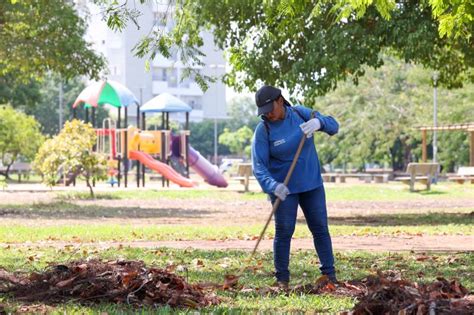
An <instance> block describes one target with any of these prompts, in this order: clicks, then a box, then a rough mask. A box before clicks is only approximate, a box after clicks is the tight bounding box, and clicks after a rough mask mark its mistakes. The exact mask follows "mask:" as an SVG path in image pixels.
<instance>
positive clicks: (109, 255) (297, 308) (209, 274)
mask: <svg viewBox="0 0 474 315" xmlns="http://www.w3.org/2000/svg"><path fill="white" fill-rule="evenodd" d="M248 255H249V254H248V252H242V251H202V250H175V249H166V248H160V249H137V248H128V247H124V248H122V249H120V250H117V249H106V250H102V249H99V248H92V247H82V248H81V247H77V248H74V247H65V248H64V249H59V250H58V249H53V248H35V247H31V248H8V249H7V248H2V249H0V262H1V263H0V266H1V267H3V268H5V269H7V270H10V271H14V270H22V271H26V272H31V271H37V272H40V271H41V270H43V269H44V268H46V267H47V266H48V264H50V263H64V262H67V261H70V260H75V259H87V258H102V259H118V258H123V259H132V260H143V261H144V262H145V263H146V264H147V265H154V266H158V267H165V266H168V265H175V266H176V267H177V268H176V273H178V274H179V275H181V276H183V277H184V278H186V279H187V280H188V281H189V282H191V283H198V282H216V283H223V280H224V275H225V274H232V273H236V272H237V271H238V270H239V269H240V268H241V267H242V266H243V264H245V262H246V261H247V257H248ZM420 257H421V259H420ZM257 262H260V263H261V267H257V268H255V271H247V272H245V273H244V274H243V276H242V278H241V279H240V280H239V284H241V285H243V286H245V287H246V288H262V287H267V286H269V285H271V284H272V283H273V282H274V279H273V276H272V271H273V265H272V254H271V253H269V252H265V253H258V254H257V256H256V257H255V260H254V261H253V262H252V263H251V265H253V266H257ZM318 266H319V261H318V259H317V257H316V256H315V254H314V252H313V251H297V252H295V253H293V254H292V258H291V266H290V270H291V271H292V281H291V284H293V285H295V284H300V283H311V282H313V281H315V280H316V279H317V278H318V277H319V271H318ZM473 266H474V255H472V254H469V253H457V254H451V255H448V254H430V255H428V256H425V255H420V254H410V253H406V254H393V253H384V254H371V253H367V252H352V253H336V268H337V270H338V276H339V279H340V280H352V279H360V278H363V277H365V276H367V275H369V274H373V273H374V272H375V271H376V270H398V271H401V272H402V274H403V276H404V277H405V278H407V279H409V280H412V281H419V282H424V281H426V282H431V281H433V280H435V278H436V277H438V276H442V277H445V278H448V279H452V278H457V279H460V280H461V283H462V284H463V285H464V286H466V287H467V288H468V289H470V290H472V289H474V277H473V275H474V270H473ZM217 293H218V295H219V296H220V297H222V298H223V303H222V304H221V305H220V306H218V307H212V308H207V309H204V310H203V311H205V312H213V313H229V312H232V311H235V312H251V311H252V312H256V311H259V312H274V311H276V310H278V311H279V312H311V313H312V312H330V313H333V312H338V311H342V310H348V309H351V308H352V307H353V305H354V303H355V300H353V299H352V298H348V297H336V296H331V295H310V294H299V295H296V294H290V295H288V296H287V295H278V296H272V297H270V296H261V295H259V294H256V293H255V292H249V293H242V292H228V291H218V292H217ZM0 302H1V300H0ZM7 302H8V303H9V305H10V306H11V307H14V306H15V302H14V301H11V300H7ZM4 303H5V301H4ZM55 310H56V311H57V313H58V314H59V313H64V312H65V311H66V312H67V313H68V314H69V313H74V312H78V313H81V314H83V313H96V312H99V313H100V312H103V311H108V312H110V313H117V312H127V311H131V310H132V309H130V308H126V307H125V308H122V307H119V306H116V305H112V304H103V305H99V306H92V307H91V306H88V307H84V306H80V305H77V304H67V305H59V306H57V307H56V308H55ZM140 311H141V310H140ZM148 311H149V313H153V312H155V311H161V312H164V313H167V312H174V310H171V309H169V308H162V309H159V310H151V309H148ZM145 312H147V310H146V309H145ZM181 312H186V311H185V310H181ZM147 313H148V312H147Z"/></svg>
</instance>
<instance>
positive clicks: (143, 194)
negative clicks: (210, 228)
mask: <svg viewBox="0 0 474 315" xmlns="http://www.w3.org/2000/svg"><path fill="white" fill-rule="evenodd" d="M161 198H164V199H174V200H194V199H205V200H209V199H218V200H226V201H227V200H234V199H236V198H242V199H243V200H252V199H265V198H266V195H265V194H263V193H260V192H248V193H240V192H235V191H229V190H217V189H211V190H197V189H182V190H169V189H162V190H157V189H136V188H133V189H130V190H117V191H113V192H97V193H96V199H106V200H108V199H109V200H112V199H113V200H121V199H132V200H156V199H161ZM57 199H58V200H61V201H73V200H89V199H90V194H89V192H57Z"/></svg>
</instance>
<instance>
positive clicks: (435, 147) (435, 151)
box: [433, 81, 438, 163]
mask: <svg viewBox="0 0 474 315" xmlns="http://www.w3.org/2000/svg"><path fill="white" fill-rule="evenodd" d="M435 82H436V81H435ZM435 84H436V83H435ZM433 126H434V127H435V128H436V127H438V95H437V88H436V85H435V87H434V91H433ZM437 140H438V139H437V134H436V129H435V130H433V163H436V161H437V154H438V141H437Z"/></svg>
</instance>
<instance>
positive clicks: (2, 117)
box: [0, 105, 44, 178]
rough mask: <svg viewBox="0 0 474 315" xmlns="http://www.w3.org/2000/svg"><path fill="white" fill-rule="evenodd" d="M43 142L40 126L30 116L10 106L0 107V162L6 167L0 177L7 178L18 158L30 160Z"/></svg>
mask: <svg viewBox="0 0 474 315" xmlns="http://www.w3.org/2000/svg"><path fill="white" fill-rule="evenodd" d="M43 141H44V138H43V136H42V134H41V132H40V126H39V124H38V122H37V121H36V120H35V119H34V118H33V117H32V116H28V115H25V114H24V113H22V112H19V111H16V110H14V109H13V108H12V107H11V106H10V105H2V106H0V158H1V160H0V161H1V162H2V164H3V165H5V166H6V171H5V173H0V175H3V176H5V178H9V175H8V173H9V171H10V167H11V165H12V164H13V163H15V161H17V160H18V159H19V158H22V159H24V160H25V161H30V160H32V159H33V158H34V156H35V154H36V152H37V150H38V148H39V147H40V145H41V143H42V142H43Z"/></svg>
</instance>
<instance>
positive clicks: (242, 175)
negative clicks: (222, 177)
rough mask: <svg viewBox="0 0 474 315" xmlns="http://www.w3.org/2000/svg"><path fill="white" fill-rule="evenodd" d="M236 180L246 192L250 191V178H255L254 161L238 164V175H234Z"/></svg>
mask: <svg viewBox="0 0 474 315" xmlns="http://www.w3.org/2000/svg"><path fill="white" fill-rule="evenodd" d="M232 179H234V180H238V181H239V182H240V183H241V184H242V185H244V189H245V191H246V192H248V191H249V184H250V180H255V177H254V176H253V172H252V163H239V164H237V176H234V177H232Z"/></svg>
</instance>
